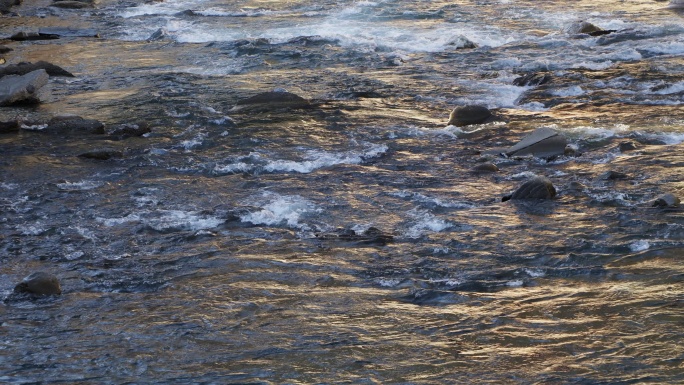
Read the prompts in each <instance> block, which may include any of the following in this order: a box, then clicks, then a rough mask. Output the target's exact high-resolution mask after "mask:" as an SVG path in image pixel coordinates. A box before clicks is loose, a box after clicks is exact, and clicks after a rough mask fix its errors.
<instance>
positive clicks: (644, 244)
mask: <svg viewBox="0 0 684 385" xmlns="http://www.w3.org/2000/svg"><path fill="white" fill-rule="evenodd" d="M650 247H651V244H650V243H649V242H648V241H647V240H644V239H642V240H639V241H636V242H633V243H631V244H630V245H629V249H630V250H632V252H633V253H636V252H639V251H644V250H648V249H649V248H650Z"/></svg>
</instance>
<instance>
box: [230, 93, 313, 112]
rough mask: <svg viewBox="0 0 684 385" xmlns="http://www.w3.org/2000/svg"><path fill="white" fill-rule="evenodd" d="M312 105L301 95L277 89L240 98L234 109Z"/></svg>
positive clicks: (267, 108) (265, 108) (268, 108)
mask: <svg viewBox="0 0 684 385" xmlns="http://www.w3.org/2000/svg"><path fill="white" fill-rule="evenodd" d="M310 106H311V103H309V101H308V100H306V99H304V98H303V97H301V96H299V95H296V94H293V93H291V92H287V91H285V90H275V91H270V92H262V93H260V94H257V95H254V96H252V97H251V98H247V99H244V100H240V101H239V102H237V104H236V106H235V108H234V110H243V109H250V110H251V109H258V110H259V109H260V110H273V109H283V108H306V107H310Z"/></svg>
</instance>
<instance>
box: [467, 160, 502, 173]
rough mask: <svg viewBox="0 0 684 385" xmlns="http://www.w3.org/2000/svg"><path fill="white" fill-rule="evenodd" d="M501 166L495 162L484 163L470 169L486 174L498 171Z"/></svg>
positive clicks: (473, 171)
mask: <svg viewBox="0 0 684 385" xmlns="http://www.w3.org/2000/svg"><path fill="white" fill-rule="evenodd" d="M498 171H499V168H498V167H497V166H496V165H495V164H494V163H490V162H487V163H482V164H478V165H477V166H475V167H473V168H471V169H470V172H472V173H475V174H484V173H491V172H498Z"/></svg>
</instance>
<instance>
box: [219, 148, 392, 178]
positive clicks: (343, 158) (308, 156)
mask: <svg viewBox="0 0 684 385" xmlns="http://www.w3.org/2000/svg"><path fill="white" fill-rule="evenodd" d="M364 147H365V148H364V149H363V150H361V151H346V152H339V153H334V152H327V151H320V150H306V151H304V154H303V158H304V159H305V160H301V161H294V160H285V159H276V160H267V159H265V157H264V156H262V154H259V153H251V154H250V155H249V156H247V157H242V158H238V159H237V161H235V162H233V163H229V164H224V165H221V164H218V165H216V166H214V168H213V170H212V172H213V173H214V174H229V173H235V172H252V171H266V172H294V173H300V174H308V173H311V172H313V171H316V170H319V169H321V168H325V167H332V166H336V165H340V164H361V163H363V162H365V161H368V160H369V159H373V158H377V157H379V156H381V155H383V154H384V153H386V152H387V150H388V149H389V148H388V147H387V145H385V144H371V143H366V144H365V145H364ZM250 162H251V163H250Z"/></svg>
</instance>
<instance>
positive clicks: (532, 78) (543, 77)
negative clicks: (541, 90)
mask: <svg viewBox="0 0 684 385" xmlns="http://www.w3.org/2000/svg"><path fill="white" fill-rule="evenodd" d="M550 81H551V74H547V73H543V72H539V73H531V74H527V75H523V76H520V77H518V78H515V79H514V80H513V85H515V86H518V87H532V86H540V85H542V84H546V83H548V82H550Z"/></svg>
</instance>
